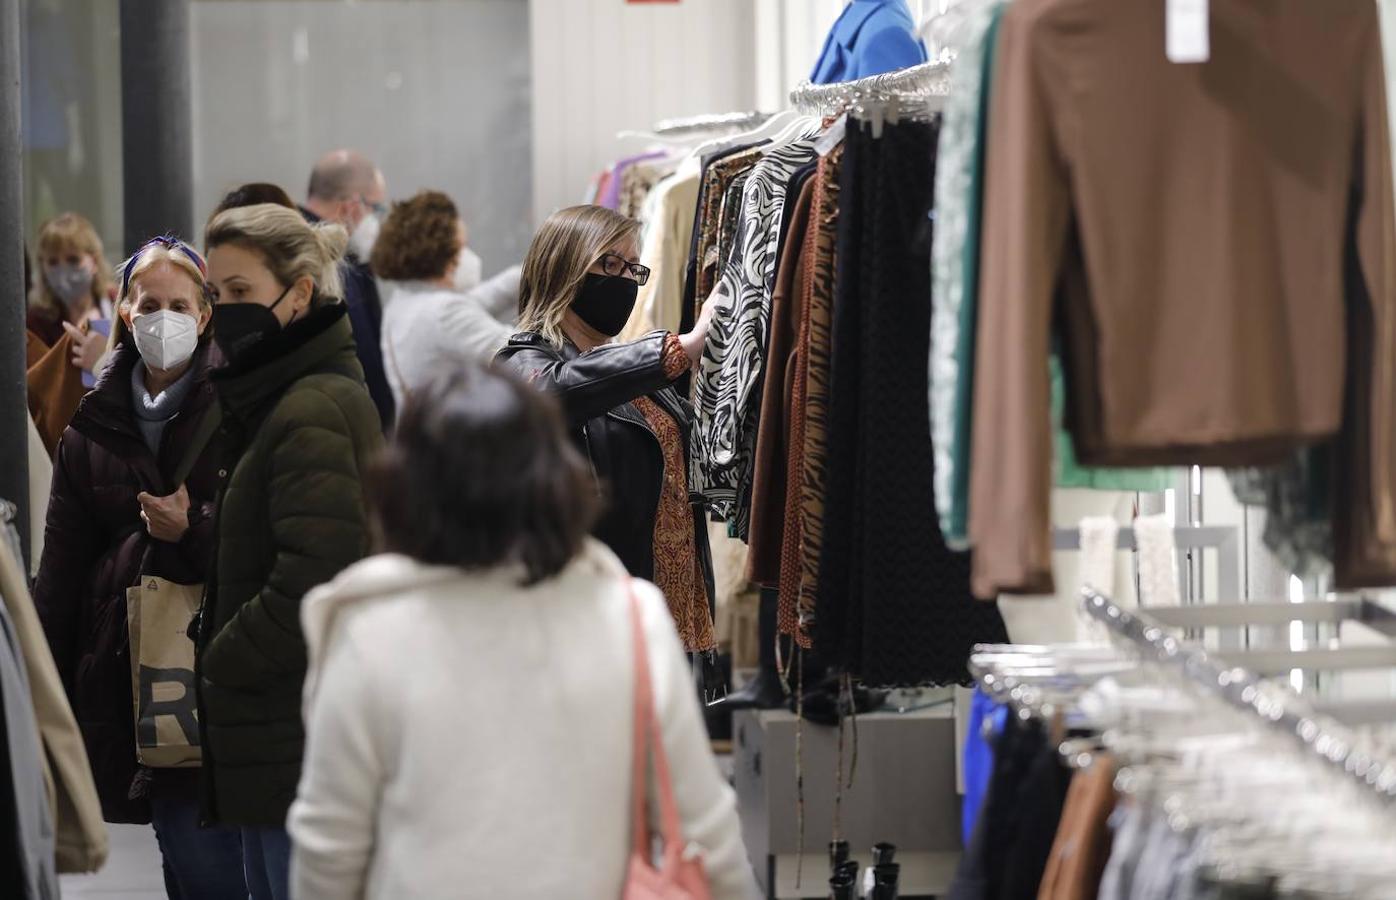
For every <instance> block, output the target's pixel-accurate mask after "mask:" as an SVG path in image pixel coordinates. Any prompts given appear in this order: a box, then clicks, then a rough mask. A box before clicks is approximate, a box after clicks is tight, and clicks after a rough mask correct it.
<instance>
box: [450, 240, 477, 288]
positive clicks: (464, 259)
mask: <svg viewBox="0 0 1396 900" xmlns="http://www.w3.org/2000/svg"><path fill="white" fill-rule="evenodd" d="M483 265H484V264H483V263H482V262H481V261H480V257H479V255H478V254H476V253H475V251H474V250H471V249H470V248H469V247H462V248H461V251H460V261H459V262H458V263H456V274H455V279H454V280H455V286H456V290H458V291H460V292H461V293H469V292H470V291H473V290H475V288H477V287H479V286H480V277H481V275H480V272H481V266H483Z"/></svg>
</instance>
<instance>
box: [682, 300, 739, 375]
mask: <svg viewBox="0 0 1396 900" xmlns="http://www.w3.org/2000/svg"><path fill="white" fill-rule="evenodd" d="M726 300H727V297H726V296H725V295H723V294H721V293H719V291H713V292H712V294H710V295H708V299H707V302H705V303H704V304H703V309H702V310H701V311H699V313H698V321H697V322H694V323H693V330H692V331H689V332H686V333H685V334H681V335H679V343H680V344H682V345H683V349H684V352H685V353H687V354H688V359H689V362H691V363H692V364H693V365H695V366H696V365H698V361H699V360H700V359H702V358H703V348H704V347H705V346H707V343H708V329H709V328H711V327H712V324H713V316H714V315H715V314H716V312H717V310H718V307H720V306H722V305H723V303H724V302H726Z"/></svg>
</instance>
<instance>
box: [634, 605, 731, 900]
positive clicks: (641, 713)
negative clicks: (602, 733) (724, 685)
mask: <svg viewBox="0 0 1396 900" xmlns="http://www.w3.org/2000/svg"><path fill="white" fill-rule="evenodd" d="M629 585H630V623H631V630H632V631H633V632H634V635H635V746H634V750H635V752H634V761H633V763H632V764H631V765H632V768H633V770H634V771H633V775H632V777H631V784H632V785H633V786H634V788H633V790H632V794H633V798H634V799H633V801H632V803H633V805H634V810H633V815H632V821H633V823H634V827H635V844H634V847H633V848H632V849H631V852H630V866H629V869H628V871H627V872H626V876H625V889H624V890H623V891H622V892H621V900H709V898H710V897H711V896H712V892H711V891H709V889H708V876H707V872H706V871H705V870H704V869H703V860H702V858H701V857H693V856H691V855H689V854H688V853H686V852H685V846H684V839H683V830H682V829H681V828H680V826H679V810H678V806H677V805H676V804H675V802H674V785H673V783H672V782H671V781H670V779H669V758H668V756H666V755H665V753H664V741H663V738H662V736H661V734H660V731H659V723H658V721H656V719H655V715H654V691H653V687H652V685H651V682H650V662H649V660H650V657H649V652H648V651H647V650H646V647H645V628H644V624H643V623H642V622H641V620H640V598H639V597H638V596H637V595H636V594H635V584H634V582H633V581H632V582H630V583H629ZM651 756H653V758H654V783H655V787H656V789H657V790H658V792H659V797H658V800H659V819H660V822H659V824H660V837H661V838H662V839H663V841H664V853H663V856H662V857H661V859H660V861H659V867H658V868H655V866H654V862H653V845H652V843H651V836H650V823H649V783H650V780H649V766H648V763H649V760H650V757H651Z"/></svg>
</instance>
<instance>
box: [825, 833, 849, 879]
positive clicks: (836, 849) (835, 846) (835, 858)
mask: <svg viewBox="0 0 1396 900" xmlns="http://www.w3.org/2000/svg"><path fill="white" fill-rule="evenodd" d="M850 852H851V848H850V847H849V846H848V841H830V842H829V870H830V872H831V873H832V874H835V875H837V874H838V871H839V867H840V866H842V865H843V864H844V863H846V862H848V855H849V853H850Z"/></svg>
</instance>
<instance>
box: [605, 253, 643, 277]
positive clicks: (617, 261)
mask: <svg viewBox="0 0 1396 900" xmlns="http://www.w3.org/2000/svg"><path fill="white" fill-rule="evenodd" d="M598 262H599V263H600V265H601V271H603V272H605V273H606V274H607V275H629V276H630V277H631V278H632V279H634V281H635V283H636V284H644V283H645V282H646V281H649V280H650V267H649V266H642V265H640V264H639V263H633V262H631V261H630V260H628V259H626V258H625V257H624V256H621V255H620V254H619V253H603V254H602V255H601V259H600V260H598Z"/></svg>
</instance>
